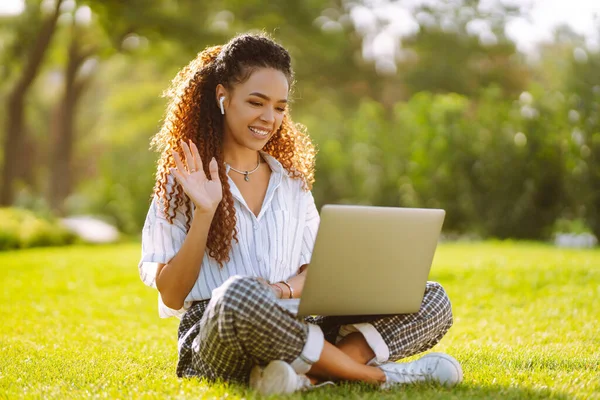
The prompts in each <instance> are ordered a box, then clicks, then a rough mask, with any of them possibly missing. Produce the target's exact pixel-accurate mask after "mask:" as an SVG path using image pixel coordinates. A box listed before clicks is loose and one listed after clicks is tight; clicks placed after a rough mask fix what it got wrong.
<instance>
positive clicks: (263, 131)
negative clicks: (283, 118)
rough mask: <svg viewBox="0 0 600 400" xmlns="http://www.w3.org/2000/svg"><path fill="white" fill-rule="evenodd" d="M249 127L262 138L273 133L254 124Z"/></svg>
mask: <svg viewBox="0 0 600 400" xmlns="http://www.w3.org/2000/svg"><path fill="white" fill-rule="evenodd" d="M248 129H250V131H252V133H254V134H255V135H256V136H258V137H261V138H266V137H267V136H269V134H270V133H271V131H269V130H266V129H259V128H254V127H252V126H249V127H248Z"/></svg>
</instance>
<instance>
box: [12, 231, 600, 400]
mask: <svg viewBox="0 0 600 400" xmlns="http://www.w3.org/2000/svg"><path fill="white" fill-rule="evenodd" d="M139 246H140V244H139V243H135V244H128V245H114V246H113V245H111V246H102V247H89V246H76V247H70V248H49V249H31V250H26V251H21V252H10V253H4V254H0V265H1V266H2V268H0V281H1V282H2V283H3V290H1V291H0V320H1V321H2V327H3V336H2V351H1V352H0V370H1V371H2V375H1V376H0V393H2V394H3V395H4V397H6V398H40V397H43V398H47V399H53V398H56V399H64V398H90V397H107V398H123V399H129V398H144V399H146V398H147V399H153V398H156V399H171V398H177V399H187V398H189V399H198V398H228V399H242V398H245V399H256V398H259V396H258V395H257V394H256V393H254V392H252V391H251V390H248V389H246V388H243V387H240V386H237V385H229V384H224V383H212V384H211V383H207V382H206V381H200V380H197V379H178V378H177V377H176V376H175V363H176V361H177V324H178V322H179V321H178V320H177V319H175V318H171V319H168V320H161V319H159V318H158V314H157V308H156V304H157V302H156V299H157V297H156V296H157V292H156V290H154V289H150V288H148V287H146V286H144V285H143V284H142V283H141V281H140V278H139V276H138V271H137V268H136V265H137V262H138V260H139ZM599 265H600V251H598V250H585V251H574V250H564V249H556V248H552V247H550V246H542V245H537V244H533V245H532V244H523V243H514V242H513V243H501V242H498V243H480V244H443V245H440V247H439V248H438V251H437V254H436V258H435V261H434V265H433V267H432V276H431V279H432V280H436V281H438V282H440V283H441V284H442V285H443V286H444V287H445V289H446V291H447V292H448V295H449V297H450V300H451V301H452V305H453V313H454V326H453V327H452V328H451V329H450V331H449V332H448V334H447V335H446V336H445V337H444V338H443V339H442V340H441V342H440V343H439V344H438V345H437V346H436V347H434V348H433V351H442V352H446V353H449V354H451V355H453V356H454V357H456V358H457V359H458V360H459V361H460V363H461V364H462V367H463V370H464V382H463V383H462V384H461V385H459V386H458V387H456V388H453V389H445V388H442V387H437V386H427V385H420V386H406V387H401V388H396V389H394V390H391V391H389V392H382V391H379V390H377V389H376V388H374V387H369V386H366V385H358V384H340V385H337V386H335V387H329V388H324V389H319V390H316V391H312V392H308V393H302V394H300V393H296V394H293V395H290V396H289V397H287V398H289V399H292V400H296V399H307V398H308V399H325V398H326V399H359V398H360V399H398V398H400V399H447V398H454V399H503V400H507V399H549V398H551V399H593V398H597V397H598V396H597V394H598V393H599V392H598V390H599V389H600V387H599V386H598V369H599V368H600V364H599V362H600V361H599V358H598V347H597V345H596V343H597V339H598V324H597V321H598V320H600V308H599V307H597V306H596V304H597V293H598V292H597V287H598V282H599V281H600V270H599V268H598V266H599ZM23 310H26V312H23Z"/></svg>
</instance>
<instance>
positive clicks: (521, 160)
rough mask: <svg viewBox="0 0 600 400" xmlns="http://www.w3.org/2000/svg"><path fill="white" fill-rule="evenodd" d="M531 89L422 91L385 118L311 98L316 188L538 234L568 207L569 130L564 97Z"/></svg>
mask: <svg viewBox="0 0 600 400" xmlns="http://www.w3.org/2000/svg"><path fill="white" fill-rule="evenodd" d="M532 93H533V94H531V93H527V92H526V93H523V94H522V95H521V96H520V100H518V101H517V100H512V99H505V98H504V96H503V94H502V92H501V90H500V89H499V88H497V87H490V88H487V89H485V90H483V91H482V93H481V94H480V95H479V98H478V99H470V98H468V97H465V96H462V95H458V94H453V93H450V94H432V93H429V92H422V93H418V94H416V95H415V96H413V97H412V98H411V99H410V100H409V101H407V102H400V103H397V104H396V105H395V106H394V108H393V111H392V115H391V116H389V115H388V113H386V111H385V110H384V108H383V107H382V106H381V105H380V104H379V103H376V102H374V101H370V100H363V101H362V102H361V104H360V105H359V107H358V108H357V109H356V110H355V111H353V112H351V113H349V114H348V115H344V114H342V113H341V112H340V111H336V110H335V107H334V106H332V105H330V104H328V103H327V102H325V101H324V102H322V103H319V104H317V106H316V108H318V109H319V110H320V111H319V115H320V118H319V121H316V120H315V119H314V118H311V117H307V118H308V121H307V124H308V125H309V129H310V131H311V132H312V134H313V137H314V139H315V141H316V142H317V144H318V147H319V156H318V159H317V166H318V175H317V183H316V186H315V188H316V190H315V196H316V197H317V200H318V202H319V203H321V204H323V203H330V202H353V203H367V204H378V205H389V206H407V207H434V208H444V209H446V211H447V219H446V222H445V225H444V226H445V229H446V230H449V231H456V232H469V231H470V232H477V233H479V234H481V235H484V236H494V237H500V238H507V237H520V238H529V239H534V238H536V239H539V238H547V237H549V236H550V234H551V231H552V225H553V223H554V221H555V220H556V218H558V217H559V216H560V215H561V214H562V213H563V211H564V209H565V208H566V207H567V206H568V204H567V203H568V201H567V199H566V198H565V191H566V188H565V181H566V180H567V172H566V163H567V161H568V160H569V153H568V149H566V150H565V149H564V141H565V140H566V139H567V138H568V137H569V134H570V133H569V130H568V122H567V120H566V115H567V112H566V103H565V101H564V99H562V97H560V96H557V95H556V93H546V92H545V91H543V90H539V89H536V88H532ZM312 112H314V113H316V109H315V110H312ZM312 124H314V125H312ZM323 128H326V129H325V130H322V129H323Z"/></svg>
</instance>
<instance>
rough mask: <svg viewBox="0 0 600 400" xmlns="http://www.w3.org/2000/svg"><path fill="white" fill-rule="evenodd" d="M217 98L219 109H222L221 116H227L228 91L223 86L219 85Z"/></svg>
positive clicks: (216, 90) (216, 92) (216, 91)
mask: <svg viewBox="0 0 600 400" xmlns="http://www.w3.org/2000/svg"><path fill="white" fill-rule="evenodd" d="M215 97H216V99H217V104H216V105H217V107H219V108H220V109H221V114H225V105H224V102H225V100H227V89H225V87H224V86H223V85H222V84H220V83H219V84H218V85H217V87H216V89H215Z"/></svg>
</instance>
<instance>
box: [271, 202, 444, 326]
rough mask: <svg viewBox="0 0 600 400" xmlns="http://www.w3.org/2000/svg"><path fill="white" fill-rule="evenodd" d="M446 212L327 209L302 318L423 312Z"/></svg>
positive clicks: (297, 305) (295, 307)
mask: <svg viewBox="0 0 600 400" xmlns="http://www.w3.org/2000/svg"><path fill="white" fill-rule="evenodd" d="M444 217H445V211H444V210H439V209H417V208H394V207H371V206H345V205H325V206H323V208H322V209H321V223H320V225H319V230H318V232H317V238H316V241H315V246H314V249H313V253H312V257H311V262H310V267H309V268H308V271H307V276H306V281H305V283H304V288H303V291H302V298H301V299H287V300H286V299H282V300H279V302H280V304H281V305H282V306H283V307H285V308H287V309H288V310H290V311H291V312H292V313H294V314H297V315H298V316H302V317H304V316H308V315H335V316H338V315H339V316H341V315H380V314H406V313H414V312H417V311H419V309H420V307H421V302H422V301H423V296H424V293H425V285H426V282H427V278H428V276H429V270H430V269H431V263H432V262H433V256H434V253H435V249H436V247H437V243H438V238H439V235H440V232H441V229H442V224H443V222H444Z"/></svg>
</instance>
